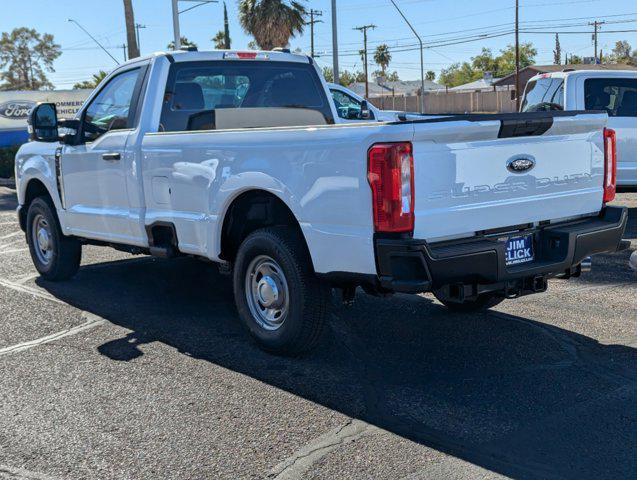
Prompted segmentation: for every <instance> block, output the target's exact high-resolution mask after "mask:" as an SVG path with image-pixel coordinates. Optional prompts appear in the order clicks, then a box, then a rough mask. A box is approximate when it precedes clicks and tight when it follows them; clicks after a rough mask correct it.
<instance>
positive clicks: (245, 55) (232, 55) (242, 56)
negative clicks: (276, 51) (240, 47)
mask: <svg viewBox="0 0 637 480" xmlns="http://www.w3.org/2000/svg"><path fill="white" fill-rule="evenodd" d="M223 58H228V59H238V60H268V59H269V58H270V57H269V56H268V55H267V54H266V53H260V52H226V53H224V54H223Z"/></svg>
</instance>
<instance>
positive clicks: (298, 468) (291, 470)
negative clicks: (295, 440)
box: [270, 420, 380, 480]
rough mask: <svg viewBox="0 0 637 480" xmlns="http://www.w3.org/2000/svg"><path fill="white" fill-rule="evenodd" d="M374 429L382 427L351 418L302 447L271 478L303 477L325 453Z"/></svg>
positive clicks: (277, 467) (282, 463)
mask: <svg viewBox="0 0 637 480" xmlns="http://www.w3.org/2000/svg"><path fill="white" fill-rule="evenodd" d="M373 431H380V429H379V428H378V427H374V426H372V425H370V424H369V423H367V422H363V421H362V420H351V421H349V422H348V423H347V424H345V425H343V426H341V427H338V428H335V429H333V430H331V431H329V432H327V433H325V434H324V435H321V436H320V437H318V438H317V439H316V440H314V441H311V442H310V443H308V444H306V445H304V446H303V447H301V448H300V449H299V450H297V451H296V452H295V453H294V454H293V455H292V456H290V457H289V458H287V459H285V460H284V461H282V462H281V463H279V464H278V465H277V466H276V467H274V468H273V469H272V472H271V473H270V478H274V479H276V480H288V479H289V480H291V479H294V478H301V477H302V476H303V475H304V474H305V473H306V472H307V471H308V470H309V469H310V468H311V467H312V465H314V464H315V463H317V462H318V461H319V460H320V459H321V458H323V457H324V456H325V455H327V454H329V453H331V452H332V451H334V450H336V449H337V448H339V447H341V446H342V445H345V444H347V443H349V442H352V441H354V440H356V439H358V438H360V437H361V436H363V435H365V434H368V433H371V432H373Z"/></svg>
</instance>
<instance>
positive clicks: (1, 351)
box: [0, 312, 106, 478]
mask: <svg viewBox="0 0 637 480" xmlns="http://www.w3.org/2000/svg"><path fill="white" fill-rule="evenodd" d="M82 316H83V317H84V318H86V319H87V320H86V322H84V323H83V324H81V325H78V326H77V327H72V328H67V329H66V330H62V331H60V332H57V333H53V334H51V335H47V336H46V337H41V338H36V339H35V340H29V341H28V342H23V343H18V344H17V345H11V346H10V347H5V348H0V357H1V356H3V355H9V354H11V353H18V352H22V351H24V350H28V349H30V348H33V347H37V346H40V345H44V344H46V343H51V342H54V341H55V340H59V339H61V338H64V337H70V336H72V335H77V334H78V333H81V332H84V331H86V330H90V329H91V328H95V327H97V326H99V325H103V324H104V323H106V320H104V319H103V318H102V317H98V316H97V315H93V314H92V313H88V312H82ZM0 472H1V471H0ZM0 478H1V477H0Z"/></svg>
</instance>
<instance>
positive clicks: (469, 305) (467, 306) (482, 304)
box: [433, 289, 504, 313]
mask: <svg viewBox="0 0 637 480" xmlns="http://www.w3.org/2000/svg"><path fill="white" fill-rule="evenodd" d="M433 294H434V296H435V297H436V298H437V299H438V301H439V302H440V303H442V304H443V305H444V306H445V307H447V308H448V309H449V310H452V311H454V312H463V313H471V312H480V311H483V310H489V309H490V308H493V307H495V306H497V305H499V304H500V303H502V302H503V301H504V297H501V296H498V295H495V294H493V293H483V294H481V295H478V298H476V299H474V300H465V301H464V302H455V301H453V300H451V299H450V298H449V296H448V294H447V292H445V290H444V289H440V290H435V291H434V292H433Z"/></svg>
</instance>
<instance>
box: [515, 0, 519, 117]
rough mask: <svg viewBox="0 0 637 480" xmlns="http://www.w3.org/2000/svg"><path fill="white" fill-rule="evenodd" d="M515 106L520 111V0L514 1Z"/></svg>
mask: <svg viewBox="0 0 637 480" xmlns="http://www.w3.org/2000/svg"><path fill="white" fill-rule="evenodd" d="M515 105H516V108H517V111H518V112H519V111H520V0H515Z"/></svg>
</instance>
